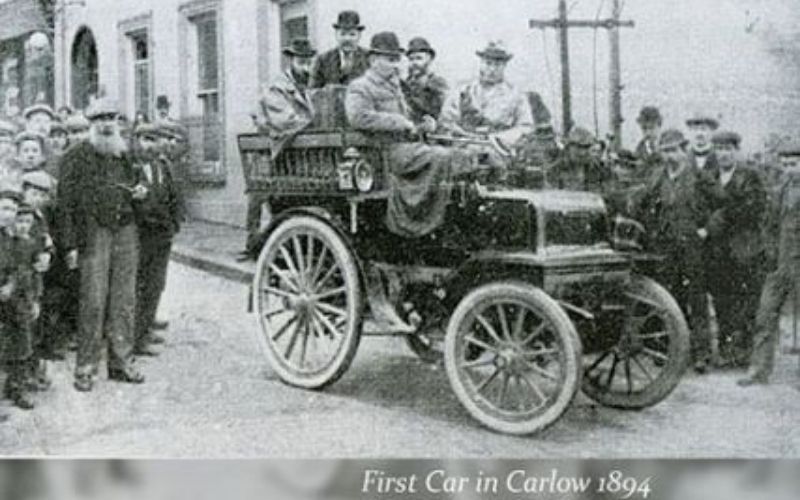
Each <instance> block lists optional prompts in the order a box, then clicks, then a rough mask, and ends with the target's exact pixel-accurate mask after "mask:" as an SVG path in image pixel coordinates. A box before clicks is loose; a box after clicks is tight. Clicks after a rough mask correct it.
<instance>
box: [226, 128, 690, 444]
mask: <svg viewBox="0 0 800 500" xmlns="http://www.w3.org/2000/svg"><path fill="white" fill-rule="evenodd" d="M238 141H239V148H240V152H241V156H242V163H243V168H244V169H245V177H246V179H247V184H248V189H250V190H255V191H261V192H263V193H267V194H268V195H269V198H270V203H271V209H272V214H273V217H272V219H271V222H270V224H269V226H268V227H267V228H266V230H265V231H264V233H263V239H262V241H263V246H262V247H261V252H260V254H259V255H258V260H257V266H256V274H255V278H254V281H253V284H252V296H251V306H252V310H254V312H255V314H256V316H257V320H258V324H259V327H260V332H261V335H260V337H259V338H260V341H261V343H262V345H263V350H264V353H265V355H266V358H267V359H268V361H269V363H270V365H271V367H272V368H273V369H274V371H275V372H276V373H277V374H278V376H279V377H280V379H281V380H282V381H284V382H285V383H287V384H290V385H292V386H296V387H300V388H305V389H315V390H317V389H322V388H324V387H326V386H328V385H330V384H332V383H334V382H335V381H336V380H337V379H339V377H341V376H342V375H343V374H344V373H345V371H346V370H347V369H348V367H349V366H350V364H351V362H352V360H353V358H354V356H355V354H356V351H357V349H358V346H359V341H360V339H361V336H362V335H400V336H404V337H405V339H406V340H407V343H408V345H409V346H410V348H411V349H412V350H413V351H414V352H415V353H416V354H417V355H419V356H420V358H422V359H423V360H425V361H428V362H441V360H443V362H444V365H445V367H446V373H447V377H448V378H449V382H450V384H451V386H452V389H453V391H454V392H455V394H456V396H457V397H458V400H459V401H460V402H461V404H462V405H463V406H464V407H465V408H466V410H467V411H468V412H469V413H470V414H471V415H472V416H473V417H474V418H476V419H477V420H478V421H480V422H481V423H483V424H484V425H486V426H487V427H489V428H491V429H493V430H495V431H499V432H503V433H509V434H530V433H534V432H536V431H539V430H541V429H543V428H545V427H546V426H548V425H550V424H552V423H553V422H555V421H556V420H557V419H558V418H559V417H560V416H561V415H562V414H563V413H564V411H565V410H566V409H567V407H568V406H569V404H570V402H571V401H572V400H573V398H574V397H575V395H576V393H577V391H578V389H581V390H583V392H584V393H585V394H586V395H587V396H588V397H590V398H591V399H593V400H595V401H597V402H599V403H601V404H603V405H607V406H610V407H614V408H622V409H641V408H645V407H649V406H651V405H654V404H656V403H658V402H660V401H661V400H663V399H664V398H665V397H667V396H668V395H669V394H670V393H671V392H672V391H673V389H674V388H675V387H676V385H677V384H678V382H679V380H680V378H681V376H682V374H683V372H684V370H685V369H686V366H687V363H688V353H689V333H688V328H687V325H686V321H685V319H684V317H683V315H682V313H681V310H680V308H679V307H678V305H677V303H676V302H675V300H674V299H673V298H672V297H671V296H670V294H669V293H668V292H667V291H666V290H665V289H664V288H662V287H661V286H660V285H659V284H658V283H656V282H655V281H653V280H652V279H650V278H648V277H647V275H648V270H649V268H650V267H651V266H652V265H653V262H654V259H653V258H651V257H649V256H646V255H640V254H632V253H629V252H626V251H621V250H619V249H615V248H614V247H613V245H612V244H611V231H610V229H609V228H610V221H609V220H608V216H607V210H606V206H605V204H604V201H603V199H602V198H601V197H600V196H598V195H596V194H592V193H582V192H561V191H549V190H543V189H539V190H533V189H525V188H523V187H520V185H519V184H524V182H517V181H516V180H515V179H517V180H518V179H525V178H529V177H530V175H528V174H530V171H533V170H535V168H528V167H526V166H517V167H514V168H515V169H514V171H513V172H512V175H510V176H508V177H507V178H506V179H505V181H504V182H503V183H502V184H491V183H489V184H487V183H482V182H479V181H476V180H475V179H467V180H465V181H464V182H459V183H457V185H456V186H455V188H454V190H453V196H452V201H451V203H450V205H449V207H448V211H447V215H446V218H445V221H444V223H443V224H442V225H441V227H439V228H438V229H437V230H436V231H434V232H433V233H432V234H429V235H427V236H424V237H420V238H403V237H400V236H397V235H395V234H393V233H391V232H390V231H389V230H388V229H387V228H386V225H385V222H384V217H385V213H386V206H387V196H388V185H387V179H388V175H389V172H390V168H391V166H390V165H389V164H388V163H387V156H388V155H386V154H384V153H385V152H384V148H383V146H382V145H381V144H380V143H376V142H373V141H371V140H370V138H368V137H365V136H364V135H362V134H359V133H357V132H354V131H352V130H348V129H347V128H338V129H314V130H307V131H305V132H303V133H301V134H299V135H298V136H296V137H295V139H294V140H293V142H292V143H291V145H290V146H289V147H288V148H287V149H286V150H285V151H283V152H282V154H281V155H280V156H279V157H278V158H277V160H275V161H271V160H270V151H269V147H270V143H269V140H268V138H267V137H265V136H262V135H258V134H245V135H241V136H239V139H238ZM526 169H527V170H529V171H528V172H526Z"/></svg>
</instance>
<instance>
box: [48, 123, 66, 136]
mask: <svg viewBox="0 0 800 500" xmlns="http://www.w3.org/2000/svg"><path fill="white" fill-rule="evenodd" d="M56 134H63V135H66V134H67V127H66V126H65V125H64V123H63V122H62V121H61V120H56V121H54V122H53V124H52V125H50V136H51V137H52V136H54V135H56Z"/></svg>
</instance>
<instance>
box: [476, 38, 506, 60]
mask: <svg viewBox="0 0 800 500" xmlns="http://www.w3.org/2000/svg"><path fill="white" fill-rule="evenodd" d="M475 53H476V54H478V56H480V57H482V58H484V59H494V60H498V61H509V60H511V58H512V57H514V55H513V54H512V53H511V52H509V51H508V50H507V49H506V46H505V44H503V42H501V41H500V40H493V41H491V42H489V43H488V44H487V45H486V47H485V48H484V49H483V50H479V51H477V52H475Z"/></svg>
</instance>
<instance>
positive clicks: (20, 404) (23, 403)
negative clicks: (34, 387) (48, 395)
mask: <svg viewBox="0 0 800 500" xmlns="http://www.w3.org/2000/svg"><path fill="white" fill-rule="evenodd" d="M10 399H11V402H12V403H14V406H16V407H17V408H19V409H22V410H33V409H34V408H36V405H35V404H34V402H33V400H32V399H31V398H30V397H29V396H28V395H27V394H25V393H24V392H21V391H20V392H16V393H15V394H12V396H11V398H10Z"/></svg>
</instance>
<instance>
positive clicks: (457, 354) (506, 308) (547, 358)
mask: <svg viewBox="0 0 800 500" xmlns="http://www.w3.org/2000/svg"><path fill="white" fill-rule="evenodd" d="M580 360H581V343H580V339H579V338H578V334H577V333H576V331H575V327H574V326H573V324H572V322H571V321H570V319H569V317H568V316H567V314H566V313H565V312H564V310H563V309H562V308H561V307H560V306H559V305H558V304H557V303H556V302H555V301H554V300H553V299H551V298H550V297H549V296H548V295H547V294H545V293H544V292H543V291H541V290H540V289H538V288H535V287H533V286H530V285H527V284H523V283H512V282H502V283H494V284H489V285H484V286H481V287H480V288H477V289H475V290H474V291H472V292H470V293H469V294H468V295H467V296H466V297H464V299H463V300H462V301H461V302H460V303H459V305H458V307H456V310H455V311H454V312H453V315H452V316H451V318H450V322H449V323H448V326H447V336H446V338H445V366H446V368H447V376H448V378H449V379H450V385H451V386H452V387H453V390H454V392H455V393H456V396H458V399H459V400H460V402H461V404H462V405H464V407H465V408H466V409H467V411H469V413H470V414H471V415H472V416H473V417H475V418H476V419H477V420H478V421H480V422H481V423H482V424H484V425H486V426H487V427H489V428H491V429H493V430H495V431H499V432H505V433H508V434H530V433H533V432H536V431H539V430H541V429H543V428H545V427H547V426H548V425H550V424H552V423H553V422H555V421H556V420H557V419H558V418H559V417H560V416H561V415H562V414H563V413H564V411H565V410H566V409H567V407H568V406H569V404H570V402H571V401H572V398H573V397H574V396H575V393H576V392H577V390H578V386H579V384H580V380H581V364H580Z"/></svg>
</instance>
